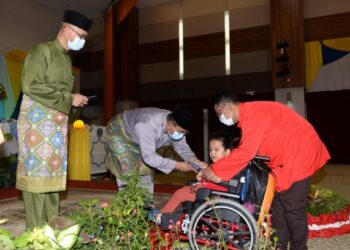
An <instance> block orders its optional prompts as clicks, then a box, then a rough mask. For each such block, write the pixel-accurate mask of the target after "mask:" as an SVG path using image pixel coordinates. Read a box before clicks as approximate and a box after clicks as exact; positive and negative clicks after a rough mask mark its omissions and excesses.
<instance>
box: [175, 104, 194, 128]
mask: <svg viewBox="0 0 350 250" xmlns="http://www.w3.org/2000/svg"><path fill="white" fill-rule="evenodd" d="M172 116H173V118H174V120H175V122H176V123H177V124H178V125H179V126H180V127H181V128H183V129H185V130H187V131H189V130H191V129H193V128H194V125H195V123H196V117H195V115H194V113H193V112H192V110H191V109H190V108H189V107H185V106H181V105H177V106H176V108H175V109H174V111H173V113H172Z"/></svg>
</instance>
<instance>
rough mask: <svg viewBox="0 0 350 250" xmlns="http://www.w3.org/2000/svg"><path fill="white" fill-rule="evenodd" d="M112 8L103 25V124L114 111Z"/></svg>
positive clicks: (105, 123)
mask: <svg viewBox="0 0 350 250" xmlns="http://www.w3.org/2000/svg"><path fill="white" fill-rule="evenodd" d="M113 22H114V20H113V9H110V10H109V11H108V12H107V14H106V15H105V26H104V31H105V32H104V34H105V41H104V88H103V91H104V99H103V101H104V103H103V111H104V112H103V124H104V125H107V123H108V121H109V120H110V119H111V118H112V116H113V115H114V111H115V77H114V70H115V67H114V56H115V55H114V25H113Z"/></svg>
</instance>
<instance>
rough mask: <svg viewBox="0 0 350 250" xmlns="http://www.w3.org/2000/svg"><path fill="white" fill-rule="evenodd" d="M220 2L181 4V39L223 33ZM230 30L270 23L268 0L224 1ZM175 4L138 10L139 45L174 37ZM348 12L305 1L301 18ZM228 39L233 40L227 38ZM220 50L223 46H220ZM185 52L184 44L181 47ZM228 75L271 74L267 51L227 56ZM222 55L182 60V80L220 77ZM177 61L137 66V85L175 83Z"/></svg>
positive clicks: (348, 4)
mask: <svg viewBox="0 0 350 250" xmlns="http://www.w3.org/2000/svg"><path fill="white" fill-rule="evenodd" d="M225 2H226V1H224V0H216V1H213V0H186V1H182V2H181V3H182V6H181V8H182V15H183V17H184V36H185V37H190V36H197V35H203V34H210V33H217V32H223V30H224V18H223V11H224V10H225ZM227 3H228V5H227V8H228V9H229V10H230V28H231V30H236V29H243V28H249V27H255V26H260V25H267V24H269V22H270V16H269V1H268V0H244V1H243V0H242V1H236V0H235V1H230V0H229V1H227ZM179 7H180V6H179V2H178V1H171V2H167V3H165V4H162V5H157V6H151V7H146V8H141V9H140V11H139V14H140V17H139V25H140V27H139V39H140V44H145V43H150V42H159V41H165V40H170V39H177V37H178V23H177V20H178V17H179ZM347 11H350V1H348V0H334V1H327V0H321V1H319V0H305V1H304V16H305V18H310V17H317V16H324V15H330V14H336V13H342V12H347ZM231 39H235V38H234V37H231ZM223 47H224V44H223ZM184 50H185V51H186V43H185V44H184ZM231 67H232V70H231V74H242V73H254V72H262V71H271V53H270V50H264V51H254V52H248V53H239V54H232V55H231ZM224 72H225V65H224V55H221V56H213V57H206V58H196V59H192V60H185V79H193V78H201V77H212V76H221V75H224ZM178 78H179V77H178V61H170V62H164V63H154V64H144V65H141V66H140V83H154V82H159V83H161V82H166V81H174V80H178Z"/></svg>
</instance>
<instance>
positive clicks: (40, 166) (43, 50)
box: [16, 10, 92, 229]
mask: <svg viewBox="0 0 350 250" xmlns="http://www.w3.org/2000/svg"><path fill="white" fill-rule="evenodd" d="M91 25H92V21H91V20H90V19H88V18H87V17H86V16H84V15H82V14H80V13H79V12H76V11H73V10H66V11H65V12H64V17H63V22H62V25H61V28H60V30H59V33H58V35H57V37H56V39H55V40H53V41H49V42H46V43H41V44H37V45H36V46H35V47H34V48H33V49H32V50H31V51H30V52H29V54H28V56H27V58H26V60H25V63H24V68H23V75H22V91H23V101H22V104H21V109H20V114H19V119H18V139H19V140H18V141H19V153H18V167H17V183H16V187H17V188H18V189H19V190H21V191H22V196H23V201H24V206H25V210H26V228H27V229H32V228H34V227H37V226H42V225H44V224H45V223H46V222H47V221H48V220H50V219H51V218H53V217H55V216H57V215H58V210H59V193H58V192H59V191H63V190H65V189H66V177H67V130H68V129H67V121H68V114H69V112H70V109H71V107H72V106H74V107H83V106H84V105H86V104H87V103H88V98H87V97H86V96H83V95H81V94H72V88H73V74H72V63H71V60H70V58H69V56H68V54H67V52H68V50H80V49H81V48H82V47H83V46H84V43H85V37H86V36H87V32H88V30H89V29H90V27H91Z"/></svg>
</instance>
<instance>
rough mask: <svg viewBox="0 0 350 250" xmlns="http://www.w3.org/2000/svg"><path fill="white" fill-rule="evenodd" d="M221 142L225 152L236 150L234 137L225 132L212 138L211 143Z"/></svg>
mask: <svg viewBox="0 0 350 250" xmlns="http://www.w3.org/2000/svg"><path fill="white" fill-rule="evenodd" d="M212 140H217V141H221V142H222V145H223V147H224V149H225V150H227V149H228V150H232V149H234V148H235V146H234V142H233V138H232V136H231V135H230V134H229V133H227V132H224V131H218V132H215V133H213V134H212V135H211V136H210V141H212Z"/></svg>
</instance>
